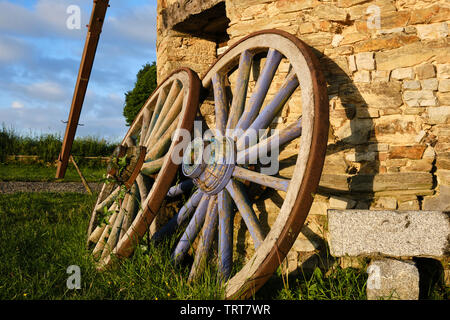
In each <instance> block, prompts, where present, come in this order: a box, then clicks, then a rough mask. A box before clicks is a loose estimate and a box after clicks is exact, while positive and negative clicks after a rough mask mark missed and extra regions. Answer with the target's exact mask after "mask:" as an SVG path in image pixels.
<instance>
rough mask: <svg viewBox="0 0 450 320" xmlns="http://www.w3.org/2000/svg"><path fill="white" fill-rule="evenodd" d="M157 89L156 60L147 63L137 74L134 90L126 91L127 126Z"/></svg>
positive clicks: (125, 110)
mask: <svg viewBox="0 0 450 320" xmlns="http://www.w3.org/2000/svg"><path fill="white" fill-rule="evenodd" d="M155 89H156V62H154V61H153V62H152V64H150V63H147V64H145V65H144V66H142V69H141V70H139V72H138V73H137V75H136V82H135V84H134V88H133V90H130V91H128V92H126V93H125V106H124V108H123V115H124V117H125V120H126V122H127V126H129V125H131V123H132V122H133V120H134V118H135V117H136V115H137V114H138V113H139V110H141V108H142V106H143V105H144V103H145V101H147V99H148V97H149V96H150V95H151V94H152V93H153V91H154V90H155Z"/></svg>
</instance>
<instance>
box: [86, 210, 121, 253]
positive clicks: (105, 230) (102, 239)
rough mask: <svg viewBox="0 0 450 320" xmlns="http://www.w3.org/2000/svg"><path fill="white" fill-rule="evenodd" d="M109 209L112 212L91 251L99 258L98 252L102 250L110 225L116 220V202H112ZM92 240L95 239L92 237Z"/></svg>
mask: <svg viewBox="0 0 450 320" xmlns="http://www.w3.org/2000/svg"><path fill="white" fill-rule="evenodd" d="M110 211H114V213H113V214H112V215H111V217H110V218H109V220H108V224H107V225H105V227H104V228H103V231H102V233H101V235H100V237H99V239H98V241H97V244H96V245H95V247H94V250H93V251H92V255H93V256H94V257H95V258H100V254H101V252H102V251H103V248H104V247H105V244H106V242H105V239H106V238H107V237H108V235H109V232H110V230H111V228H112V226H113V225H114V223H115V222H116V218H117V215H118V212H117V203H114V204H113V205H112V206H111V208H110ZM93 240H95V239H93ZM92 242H95V241H92Z"/></svg>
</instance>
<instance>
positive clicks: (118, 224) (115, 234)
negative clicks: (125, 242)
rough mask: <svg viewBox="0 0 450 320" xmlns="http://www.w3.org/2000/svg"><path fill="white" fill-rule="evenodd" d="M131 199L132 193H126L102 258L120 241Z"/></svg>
mask: <svg viewBox="0 0 450 320" xmlns="http://www.w3.org/2000/svg"><path fill="white" fill-rule="evenodd" d="M129 201H130V194H128V193H127V194H125V197H124V199H123V201H122V205H121V206H120V210H119V213H118V214H117V217H116V220H115V221H114V225H113V226H112V227H111V231H110V233H109V236H108V241H107V242H106V244H105V247H104V248H103V252H102V255H101V259H105V258H106V257H107V256H108V255H109V254H110V253H111V252H112V251H113V249H114V247H115V246H116V244H117V241H119V235H120V230H121V229H122V223H123V219H124V217H125V214H126V208H127V206H128V202H129Z"/></svg>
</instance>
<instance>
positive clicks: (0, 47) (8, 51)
mask: <svg viewBox="0 0 450 320" xmlns="http://www.w3.org/2000/svg"><path fill="white" fill-rule="evenodd" d="M28 50H29V48H28V46H27V45H26V44H24V43H23V41H19V40H17V39H14V38H11V37H5V36H1V35H0V63H4V62H6V63H11V62H14V61H18V60H21V59H23V58H24V57H25V56H26V52H28Z"/></svg>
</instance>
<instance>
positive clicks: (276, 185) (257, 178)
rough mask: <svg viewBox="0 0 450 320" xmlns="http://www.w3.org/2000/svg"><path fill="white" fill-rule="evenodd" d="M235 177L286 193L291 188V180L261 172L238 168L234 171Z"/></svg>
mask: <svg viewBox="0 0 450 320" xmlns="http://www.w3.org/2000/svg"><path fill="white" fill-rule="evenodd" d="M233 176H234V177H235V178H238V179H243V180H246V181H250V182H254V183H257V184H259V185H262V186H266V187H269V188H272V189H275V190H280V191H284V192H286V191H287V189H288V187H289V180H287V179H282V178H277V177H272V176H269V175H265V174H262V173H259V172H255V171H251V170H248V169H245V168H242V167H238V166H236V167H235V168H234V171H233Z"/></svg>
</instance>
